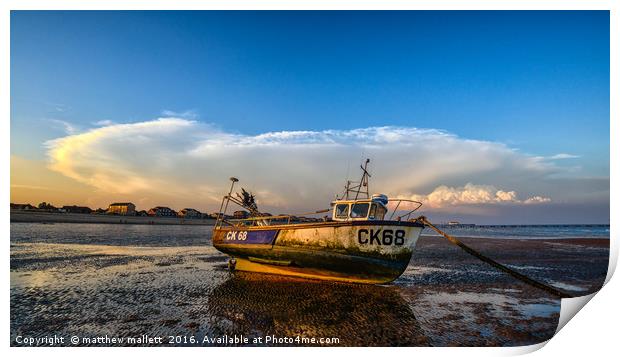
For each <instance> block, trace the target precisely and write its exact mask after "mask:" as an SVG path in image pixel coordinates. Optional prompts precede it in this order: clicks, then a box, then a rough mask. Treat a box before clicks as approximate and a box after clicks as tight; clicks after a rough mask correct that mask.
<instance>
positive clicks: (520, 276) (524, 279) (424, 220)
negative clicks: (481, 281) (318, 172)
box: [416, 216, 572, 298]
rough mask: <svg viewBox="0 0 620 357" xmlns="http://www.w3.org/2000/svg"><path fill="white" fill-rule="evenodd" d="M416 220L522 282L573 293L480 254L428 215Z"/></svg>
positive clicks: (555, 292) (556, 292) (564, 295)
mask: <svg viewBox="0 0 620 357" xmlns="http://www.w3.org/2000/svg"><path fill="white" fill-rule="evenodd" d="M416 221H418V222H421V223H423V224H424V225H426V226H427V227H429V228H431V229H433V230H434V231H435V232H437V233H439V234H441V235H442V236H443V237H445V238H446V239H447V240H449V241H450V242H451V243H453V244H455V245H457V246H459V247H460V248H461V249H463V250H464V251H466V252H467V253H469V254H471V255H473V256H474V257H476V258H478V259H480V260H482V261H483V262H485V263H487V264H490V265H492V266H494V267H495V268H497V269H499V270H502V271H504V272H506V273H508V274H510V275H512V276H513V277H515V278H517V279H519V280H521V281H522V282H524V283H526V284H529V285H532V286H534V287H537V288H539V289H542V290H544V291H546V292H548V293H550V294H553V295H555V296H558V297H560V298H570V297H572V296H571V295H569V294H567V293H565V292H563V291H560V290H558V289H556V288H554V287H552V286H549V285H546V284H543V283H541V282H539V281H536V280H534V279H531V278H529V277H527V276H525V275H523V274H521V273H519V272H518V271H516V270H513V269H510V268H509V267H507V266H505V265H503V264H500V263H498V262H496V261H495V260H493V259H491V258H489V257H486V256H484V255H482V254H480V253H479V252H477V251H476V250H474V249H472V248H470V247H468V246H467V245H465V243H463V242H461V241H460V240H458V239H456V238H454V237H452V236H451V235H449V234H447V233H445V232H444V231H442V230H441V229H439V228H437V227H435V225H434V224H432V223H431V222H430V221H429V220H428V219H427V218H426V217H424V216H420V217H418V218H416Z"/></svg>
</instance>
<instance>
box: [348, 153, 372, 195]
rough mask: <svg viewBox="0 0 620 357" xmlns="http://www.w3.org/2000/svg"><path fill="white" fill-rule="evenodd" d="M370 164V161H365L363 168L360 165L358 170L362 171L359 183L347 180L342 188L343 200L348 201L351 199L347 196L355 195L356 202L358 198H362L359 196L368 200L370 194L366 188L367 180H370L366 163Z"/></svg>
mask: <svg viewBox="0 0 620 357" xmlns="http://www.w3.org/2000/svg"><path fill="white" fill-rule="evenodd" d="M369 162H370V159H366V162H364V166H362V165H360V169H362V178H361V180H360V181H359V182H353V181H349V180H347V184H346V185H345V187H344V192H345V194H344V199H345V200H350V199H351V197H350V196H349V194H351V195H352V194H355V198H354V199H355V200H357V199H358V198H363V197H360V194H362V195H366V198H370V193H369V188H368V179H369V178H370V174H369V173H368V163H369ZM352 184H356V185H352Z"/></svg>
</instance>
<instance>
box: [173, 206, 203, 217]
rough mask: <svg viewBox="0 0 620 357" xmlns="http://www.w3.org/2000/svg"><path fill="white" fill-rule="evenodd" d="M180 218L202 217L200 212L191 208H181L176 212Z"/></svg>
mask: <svg viewBox="0 0 620 357" xmlns="http://www.w3.org/2000/svg"><path fill="white" fill-rule="evenodd" d="M178 216H179V217H181V218H202V213H200V211H198V210H195V209H193V208H183V209H182V210H180V211H179V214H178Z"/></svg>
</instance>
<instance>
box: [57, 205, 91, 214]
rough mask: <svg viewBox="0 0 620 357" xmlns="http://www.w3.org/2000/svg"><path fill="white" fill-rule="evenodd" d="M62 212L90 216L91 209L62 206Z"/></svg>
mask: <svg viewBox="0 0 620 357" xmlns="http://www.w3.org/2000/svg"><path fill="white" fill-rule="evenodd" d="M62 210H63V211H64V212H66V213H82V214H91V213H92V211H93V210H92V209H90V208H89V207H85V206H62Z"/></svg>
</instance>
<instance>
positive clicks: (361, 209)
mask: <svg viewBox="0 0 620 357" xmlns="http://www.w3.org/2000/svg"><path fill="white" fill-rule="evenodd" d="M368 208H370V204H368V203H356V204H353V205H351V218H366V216H368Z"/></svg>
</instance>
